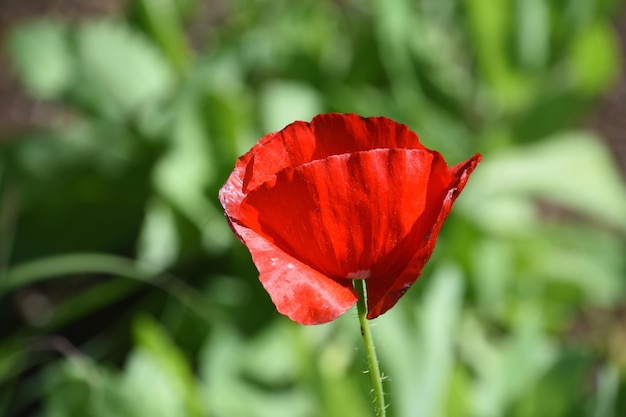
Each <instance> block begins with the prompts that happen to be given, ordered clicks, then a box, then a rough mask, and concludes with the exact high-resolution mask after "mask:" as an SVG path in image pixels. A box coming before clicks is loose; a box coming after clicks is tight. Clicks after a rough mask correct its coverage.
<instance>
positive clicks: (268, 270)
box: [235, 225, 357, 324]
mask: <svg viewBox="0 0 626 417" xmlns="http://www.w3.org/2000/svg"><path fill="white" fill-rule="evenodd" d="M235 227H236V228H237V232H238V235H240V236H242V238H243V241H244V243H245V244H246V245H247V246H248V249H249V250H250V253H251V254H252V259H253V261H254V264H255V265H256V267H257V269H258V270H259V280H260V281H261V283H262V284H263V287H264V288H265V290H266V291H267V292H268V294H269V295H270V298H271V299H272V302H273V303H274V305H275V306H276V309H277V310H278V311H279V312H280V313H282V314H284V315H286V316H287V317H289V318H290V319H291V320H293V321H295V322H296V323H300V324H322V323H327V322H329V321H332V320H334V319H336V318H337V317H339V316H340V315H341V314H343V313H345V312H346V310H348V309H349V308H350V307H352V306H353V305H354V303H355V302H356V300H357V294H356V292H355V291H354V289H353V288H352V284H351V282H350V281H346V282H337V281H334V280H332V279H330V278H328V277H326V276H325V275H323V274H321V273H320V272H318V271H316V270H315V269H313V268H311V267H309V266H307V265H305V264H303V263H302V262H300V261H298V260H297V259H295V258H293V257H291V256H289V255H288V254H287V253H285V252H283V251H282V250H281V249H279V248H277V247H276V246H275V245H274V244H273V243H272V242H270V241H269V240H267V239H266V238H265V237H263V236H260V235H259V234H257V233H256V232H254V231H253V230H251V229H247V228H245V227H242V226H239V225H235Z"/></svg>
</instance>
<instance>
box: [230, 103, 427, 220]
mask: <svg viewBox="0 0 626 417" xmlns="http://www.w3.org/2000/svg"><path fill="white" fill-rule="evenodd" d="M375 148H407V149H425V148H424V147H423V145H422V144H421V143H420V142H419V139H418V137H417V135H416V134H415V133H413V132H412V131H410V130H409V129H408V127H407V126H406V125H403V124H400V123H396V122H394V121H392V120H391V119H388V118H386V117H370V118H364V117H361V116H359V115H356V114H340V113H329V114H321V115H318V116H316V117H315V118H313V120H312V121H311V122H310V123H306V122H294V123H292V124H290V125H288V126H287V127H285V128H284V129H282V130H280V131H278V132H275V133H270V134H269V135H266V136H265V137H263V138H262V139H261V140H260V141H259V142H258V143H257V144H256V145H255V146H254V147H252V149H250V151H248V152H247V153H246V154H245V155H243V156H242V157H241V158H239V159H238V160H237V162H236V164H235V169H234V170H233V172H232V174H231V175H230V177H229V178H228V180H227V181H226V183H225V184H224V186H223V187H222V189H221V190H220V193H219V198H220V201H221V203H222V206H223V207H224V209H225V210H226V213H227V215H229V216H230V215H234V216H237V213H238V211H239V204H240V203H241V201H242V200H243V198H244V197H245V195H246V194H247V193H248V192H249V191H250V190H253V189H255V188H256V187H258V186H259V185H261V184H263V183H264V182H265V181H267V180H269V179H270V178H271V177H272V176H274V175H275V174H277V173H278V172H280V171H281V170H283V169H285V168H288V167H297V166H299V165H302V164H305V163H309V162H312V161H315V160H319V159H325V158H327V157H329V156H331V155H340V154H344V153H351V152H359V151H366V150H370V149H375Z"/></svg>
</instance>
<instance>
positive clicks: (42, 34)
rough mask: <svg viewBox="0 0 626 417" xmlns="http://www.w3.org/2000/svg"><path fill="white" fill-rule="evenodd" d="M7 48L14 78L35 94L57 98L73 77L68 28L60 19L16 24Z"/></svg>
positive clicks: (68, 85)
mask: <svg viewBox="0 0 626 417" xmlns="http://www.w3.org/2000/svg"><path fill="white" fill-rule="evenodd" d="M8 51H9V55H10V58H11V60H12V61H13V65H14V66H15V68H16V70H17V75H18V77H19V78H20V79H21V81H22V82H23V83H24V84H25V85H26V87H27V88H28V89H29V90H30V91H31V92H32V93H33V94H35V95H37V96H39V97H43V98H54V97H59V96H60V95H62V94H63V93H64V92H65V91H66V90H67V89H68V88H69V87H70V85H71V84H72V82H73V80H74V76H75V73H74V70H75V69H74V62H73V56H72V53H71V47H70V42H69V37H68V29H67V27H66V25H65V24H64V23H62V22H59V21H55V20H38V21H34V22H31V23H27V24H23V25H20V26H18V27H17V28H16V29H15V30H14V31H13V32H12V33H11V35H10V38H9V42H8Z"/></svg>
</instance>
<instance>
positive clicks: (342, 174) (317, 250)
mask: <svg viewBox="0 0 626 417" xmlns="http://www.w3.org/2000/svg"><path fill="white" fill-rule="evenodd" d="M433 155H434V154H433V153H432V152H427V151H424V150H418V149H410V150H406V149H375V150H371V151H365V152H356V153H352V154H342V155H337V156H330V157H328V158H326V159H325V160H318V161H314V162H311V163H308V164H304V165H301V166H299V167H296V168H289V169H285V170H283V171H281V172H279V173H278V174H277V175H276V176H275V177H274V178H273V180H271V181H267V182H266V183H264V184H263V185H261V186H259V187H257V188H256V189H255V190H253V191H251V192H250V193H249V194H248V196H247V197H246V198H245V199H244V201H243V202H242V204H241V211H240V214H241V217H240V218H238V219H235V221H237V222H239V223H240V224H242V225H243V226H245V227H248V228H250V229H253V230H255V231H257V232H258V233H259V234H261V235H263V236H264V237H265V238H266V239H268V240H270V241H271V242H272V243H273V244H275V245H276V246H277V247H279V248H280V249H282V250H283V251H285V252H286V253H287V254H289V255H290V256H291V257H293V258H296V259H299V260H301V261H302V262H303V263H305V264H306V265H309V266H310V267H312V268H314V269H316V270H318V271H320V272H321V273H323V274H325V275H326V276H328V277H331V278H333V279H335V280H341V279H352V278H354V277H358V278H367V277H370V276H371V279H373V280H376V279H394V278H395V276H394V277H390V276H372V270H373V269H376V270H377V271H383V273H384V274H387V273H391V272H392V271H395V272H400V271H402V270H403V269H404V267H406V265H407V264H408V262H409V261H410V260H411V259H412V257H413V251H414V250H415V248H413V247H411V245H407V244H404V245H403V244H401V243H402V242H403V241H405V240H406V238H407V235H408V234H409V233H410V232H411V231H412V230H413V229H414V224H415V222H416V221H417V219H418V218H420V216H421V215H422V212H423V211H424V208H425V207H426V204H427V200H428V199H429V198H430V196H428V195H427V191H428V185H429V182H430V181H431V180H430V178H431V163H432V161H433ZM444 173H445V174H447V175H449V174H448V171H447V169H446V170H445V171H444ZM442 198H443V197H442ZM390 263H392V264H393V265H389V264H390Z"/></svg>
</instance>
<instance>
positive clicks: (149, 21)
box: [133, 0, 191, 73]
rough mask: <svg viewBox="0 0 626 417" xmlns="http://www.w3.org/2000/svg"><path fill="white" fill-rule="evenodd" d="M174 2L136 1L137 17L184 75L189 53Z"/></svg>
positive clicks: (168, 0)
mask: <svg viewBox="0 0 626 417" xmlns="http://www.w3.org/2000/svg"><path fill="white" fill-rule="evenodd" d="M176 3H178V2H176V1H175V0H137V1H135V2H133V4H134V5H135V6H136V7H137V9H138V12H139V17H140V18H141V20H142V21H143V22H144V24H145V25H146V26H147V28H148V30H149V31H150V32H151V33H152V35H153V36H154V38H155V39H156V40H157V42H158V43H159V45H160V46H161V49H163V52H164V53H165V55H166V56H167V58H168V59H169V60H170V62H171V63H172V66H173V67H174V68H175V69H176V70H177V71H178V72H179V73H184V72H185V71H186V70H187V69H188V68H189V66H190V64H191V51H190V49H189V48H188V46H187V40H186V35H185V29H184V28H183V26H182V21H181V20H182V16H181V13H180V11H179V10H178V7H177V4H176Z"/></svg>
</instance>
